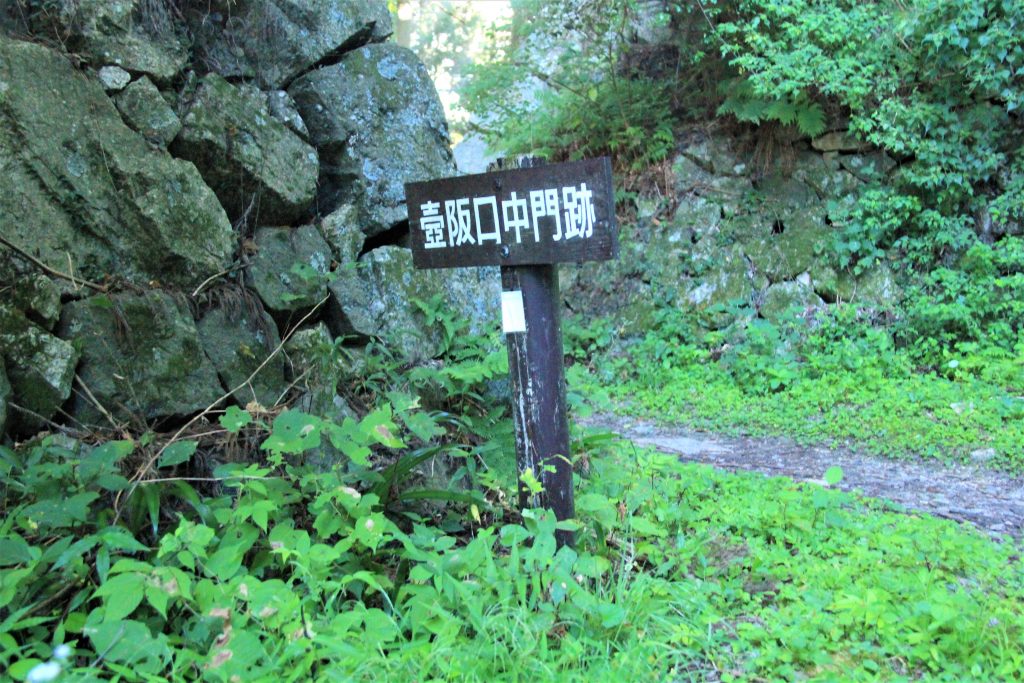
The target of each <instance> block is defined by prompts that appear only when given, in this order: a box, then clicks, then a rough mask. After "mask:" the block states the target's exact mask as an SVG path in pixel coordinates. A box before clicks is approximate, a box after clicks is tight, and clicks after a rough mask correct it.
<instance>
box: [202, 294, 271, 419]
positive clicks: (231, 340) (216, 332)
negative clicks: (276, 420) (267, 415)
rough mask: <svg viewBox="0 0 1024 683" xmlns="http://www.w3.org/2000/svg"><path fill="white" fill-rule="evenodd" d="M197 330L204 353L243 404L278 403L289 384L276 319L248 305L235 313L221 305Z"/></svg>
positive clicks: (210, 312) (239, 307)
mask: <svg viewBox="0 0 1024 683" xmlns="http://www.w3.org/2000/svg"><path fill="white" fill-rule="evenodd" d="M196 327H197V329H198V330H199V339H200V341H201V342H202V344H203V350H204V351H206V355H207V356H209V358H210V360H211V361H212V362H213V365H214V367H215V368H217V374H218V375H219V376H220V378H221V381H222V382H223V384H224V386H225V387H227V389H228V390H231V391H233V392H234V393H233V394H232V396H233V397H234V399H235V401H236V402H237V403H238V404H239V405H242V406H245V405H247V404H248V403H249V402H250V401H256V402H257V403H259V404H260V405H262V406H265V407H271V406H273V405H275V404H276V403H277V401H278V399H279V398H281V394H282V393H284V391H285V389H286V387H287V386H288V384H287V382H285V377H284V368H285V360H284V356H283V355H282V354H281V353H280V349H279V348H278V347H279V345H280V343H281V338H280V336H279V335H278V333H277V325H276V324H275V323H274V320H273V318H271V317H270V316H269V315H267V314H266V313H264V312H262V311H259V310H247V307H246V306H244V305H240V306H237V307H236V308H235V310H232V309H231V308H230V307H228V306H227V305H221V306H218V307H216V308H213V309H211V310H209V311H207V313H206V314H205V315H204V316H203V317H202V319H201V320H200V321H199V323H198V324H197V325H196ZM271 354H274V355H273V356H271ZM250 377H251V379H250ZM236 388H237V389H236Z"/></svg>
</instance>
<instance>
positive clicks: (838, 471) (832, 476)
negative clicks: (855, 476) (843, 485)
mask: <svg viewBox="0 0 1024 683" xmlns="http://www.w3.org/2000/svg"><path fill="white" fill-rule="evenodd" d="M842 480H843V468H842V467H839V466H833V467H829V468H828V469H827V470H825V483H826V484H828V485H829V486H835V485H836V484H838V483H839V482H841V481H842Z"/></svg>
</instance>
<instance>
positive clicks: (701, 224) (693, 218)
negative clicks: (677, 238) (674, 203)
mask: <svg viewBox="0 0 1024 683" xmlns="http://www.w3.org/2000/svg"><path fill="white" fill-rule="evenodd" d="M721 223H722V208H721V207H720V206H719V205H717V204H714V203H712V202H710V201H708V200H707V199H705V198H703V197H683V198H682V200H681V201H680V202H679V206H678V207H676V211H675V214H673V216H672V224H673V225H675V226H678V227H680V228H682V229H683V230H684V231H686V232H688V233H690V234H691V235H693V236H694V237H696V238H697V239H701V238H703V237H706V236H708V235H713V234H714V233H716V232H718V230H719V227H720V225H721Z"/></svg>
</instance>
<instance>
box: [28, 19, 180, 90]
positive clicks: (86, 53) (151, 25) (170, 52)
mask: <svg viewBox="0 0 1024 683" xmlns="http://www.w3.org/2000/svg"><path fill="white" fill-rule="evenodd" d="M45 4H46V5H48V7H47V8H46V9H44V10H40V11H37V12H34V13H32V15H31V16H32V29H33V31H34V32H35V33H36V34H37V35H39V36H41V37H43V38H51V39H54V40H58V41H60V43H61V45H62V46H63V47H64V48H65V49H67V50H68V52H72V53H74V54H77V55H79V56H82V57H85V58H86V59H87V60H88V61H89V62H90V63H91V64H93V65H94V66H102V65H104V64H110V65H116V66H119V67H121V68H123V69H126V70H127V71H130V72H132V73H144V74H148V75H150V76H152V77H153V79H154V80H156V81H158V82H160V83H167V82H169V81H171V80H172V79H173V78H174V77H175V76H177V75H178V74H179V73H180V72H181V70H182V69H183V68H184V66H185V64H186V62H187V61H188V46H187V44H186V40H185V36H184V35H182V32H181V30H180V28H181V27H179V26H177V25H176V23H175V21H174V17H173V14H172V13H173V12H174V11H175V10H174V9H173V7H172V4H171V3H168V2H153V1H152V0H52V1H50V2H47V3H45Z"/></svg>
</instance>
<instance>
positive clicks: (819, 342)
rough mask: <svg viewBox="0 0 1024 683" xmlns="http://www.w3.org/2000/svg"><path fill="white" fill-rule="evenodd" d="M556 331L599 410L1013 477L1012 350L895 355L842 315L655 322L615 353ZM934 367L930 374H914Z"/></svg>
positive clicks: (1016, 423)
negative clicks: (723, 325)
mask: <svg viewBox="0 0 1024 683" xmlns="http://www.w3.org/2000/svg"><path fill="white" fill-rule="evenodd" d="M961 310H964V311H968V310H969V309H967V308H964V307H961ZM740 312H741V313H742V311H740ZM569 331H570V334H569V343H570V351H571V353H574V354H575V355H576V356H577V358H578V360H579V362H578V363H577V364H576V365H575V366H574V367H573V368H572V369H571V371H570V372H571V375H570V377H571V381H570V383H571V384H572V385H574V386H575V387H576V388H577V391H578V392H579V393H580V394H581V395H586V396H587V397H588V401H589V402H590V403H591V405H595V406H597V407H600V408H605V409H612V408H614V409H616V410H626V411H629V412H632V413H634V414H637V415H643V416H645V417H649V418H654V419H660V420H664V421H666V422H673V423H680V422H681V423H686V424H688V425H690V426H692V427H697V428H701V429H709V430H716V431H721V432H725V433H748V434H755V435H785V436H789V437H793V438H795V439H797V440H799V441H802V442H815V443H830V444H836V445H845V446H850V447H854V448H859V449H863V450H866V451H868V452H872V453H876V454H883V455H892V456H926V457H935V458H939V459H943V460H964V459H967V458H968V457H970V456H971V455H972V454H973V455H974V459H976V460H983V461H984V462H985V463H986V464H987V465H989V466H993V467H996V468H999V469H1003V470H1006V471H1008V472H1011V473H1020V472H1022V471H1024V446H1022V444H1024V341H1020V342H1018V343H1017V344H1016V346H1015V347H1014V348H1013V349H1012V350H1009V349H1005V348H1003V347H1000V346H994V345H987V344H980V343H963V344H960V345H958V346H956V347H955V348H954V349H953V350H951V349H950V348H949V347H948V346H946V347H945V348H942V347H938V346H936V347H933V346H929V345H928V343H927V342H928V341H929V339H927V338H925V339H924V340H923V341H915V342H914V345H913V346H910V345H902V344H899V343H898V341H899V339H898V333H899V328H894V327H886V326H880V325H875V324H872V322H871V321H870V320H863V319H861V316H860V313H859V312H858V310H857V309H856V308H855V307H852V306H837V307H834V308H832V309H830V310H829V311H828V312H826V313H822V314H820V315H819V317H818V319H817V320H816V321H813V322H812V323H811V324H808V322H807V321H804V320H796V319H794V320H793V321H792V322H789V323H787V322H783V323H778V324H776V323H771V322H769V321H767V320H763V319H753V320H750V321H749V322H748V319H746V318H743V319H741V322H740V323H738V324H737V325H736V326H734V327H733V328H732V329H729V330H725V331H707V330H704V329H703V328H702V327H701V325H700V322H699V321H698V320H697V319H696V317H695V315H694V314H692V313H685V312H682V311H679V310H676V309H665V310H663V311H662V312H661V313H660V314H659V316H658V319H657V322H656V324H655V326H654V328H653V329H651V330H650V331H648V332H647V333H646V334H645V335H644V337H643V338H642V339H640V340H638V341H635V342H629V343H620V342H619V341H617V338H616V333H615V328H614V325H613V324H612V322H611V321H609V320H599V321H596V322H589V323H587V324H582V323H577V324H575V325H574V326H573V325H570V326H569ZM936 357H939V358H942V361H941V362H940V363H935V364H934V365H931V364H924V365H922V363H923V362H924V361H923V358H927V359H928V360H929V361H933V359H934V358H936ZM933 362H934V361H933Z"/></svg>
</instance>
